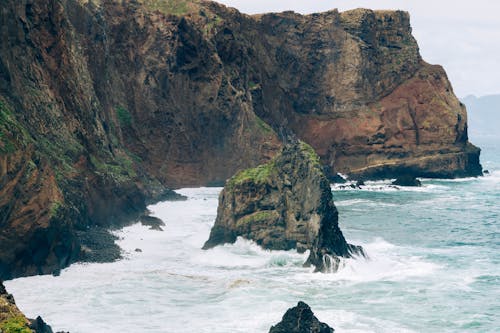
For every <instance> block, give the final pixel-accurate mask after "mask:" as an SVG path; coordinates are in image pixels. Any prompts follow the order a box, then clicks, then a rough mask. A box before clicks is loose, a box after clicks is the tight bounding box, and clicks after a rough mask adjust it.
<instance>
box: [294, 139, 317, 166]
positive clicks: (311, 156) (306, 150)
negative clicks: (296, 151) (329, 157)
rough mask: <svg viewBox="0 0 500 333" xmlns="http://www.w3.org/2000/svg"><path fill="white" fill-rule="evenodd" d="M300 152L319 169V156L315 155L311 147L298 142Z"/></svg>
mask: <svg viewBox="0 0 500 333" xmlns="http://www.w3.org/2000/svg"><path fill="white" fill-rule="evenodd" d="M299 145H300V150H301V151H302V152H304V153H305V154H306V156H307V158H308V159H309V160H311V161H312V162H313V163H314V164H317V165H319V166H320V167H321V163H320V160H319V155H318V154H317V153H316V151H315V150H314V148H313V147H311V146H310V145H308V144H307V143H305V142H304V141H299Z"/></svg>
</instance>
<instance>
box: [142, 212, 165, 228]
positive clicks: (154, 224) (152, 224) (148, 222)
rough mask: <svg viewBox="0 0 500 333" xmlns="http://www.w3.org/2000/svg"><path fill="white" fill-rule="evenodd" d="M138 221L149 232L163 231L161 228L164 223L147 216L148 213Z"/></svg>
mask: <svg viewBox="0 0 500 333" xmlns="http://www.w3.org/2000/svg"><path fill="white" fill-rule="evenodd" d="M139 220H140V221H141V224H142V225H145V226H148V227H149V229H151V230H157V231H163V229H162V226H164V225H165V222H163V221H162V220H161V219H159V218H157V217H155V216H151V215H149V213H148V214H144V215H142V216H141V217H140V218H139Z"/></svg>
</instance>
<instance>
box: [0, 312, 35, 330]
mask: <svg viewBox="0 0 500 333" xmlns="http://www.w3.org/2000/svg"><path fill="white" fill-rule="evenodd" d="M0 332H1V333H33V331H32V330H31V329H30V328H29V327H28V325H27V323H26V319H24V318H23V317H21V316H17V317H12V318H10V319H7V320H6V321H4V322H3V323H1V324H0Z"/></svg>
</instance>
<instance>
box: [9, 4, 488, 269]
mask: <svg viewBox="0 0 500 333" xmlns="http://www.w3.org/2000/svg"><path fill="white" fill-rule="evenodd" d="M0 40H1V43H0V134H1V135H0V277H3V278H12V277H16V276H22V275H32V274H46V273H52V272H54V271H58V270H59V269H60V268H62V267H65V266H67V265H69V264H71V263H72V262H74V261H75V260H78V258H79V253H80V243H79V241H78V237H77V236H76V230H79V231H82V232H85V230H88V229H89V228H92V227H94V226H98V227H107V226H109V225H121V224H122V223H123V221H131V220H134V219H136V218H137V217H138V216H140V215H141V214H142V213H143V212H144V210H145V208H146V204H147V203H150V202H151V201H154V200H160V199H162V198H163V195H162V194H163V193H164V191H165V189H166V188H176V187H180V186H200V185H207V184H221V183H223V182H224V181H225V180H226V179H227V178H229V177H230V176H231V175H233V174H234V173H235V172H237V171H238V170H243V169H246V168H248V167H253V166H256V165H259V164H261V163H263V162H266V161H269V160H270V159H271V158H272V157H273V156H274V155H275V154H276V152H277V151H279V149H280V147H281V146H282V144H281V143H280V140H279V138H278V136H277V135H276V131H277V130H278V129H279V127H280V126H286V127H287V128H288V129H289V130H291V131H292V132H294V133H295V134H296V135H297V136H298V137H299V138H300V139H302V140H303V141H305V142H307V143H309V144H310V145H311V146H313V147H314V149H315V150H316V151H317V152H318V154H319V155H320V156H321V160H322V161H324V165H325V167H326V169H327V172H328V174H332V175H333V174H335V173H336V172H342V173H345V174H353V175H355V174H360V177H361V176H363V177H368V176H370V177H371V176H373V177H376V176H380V175H389V174H391V173H392V172H399V171H398V169H397V166H404V167H405V168H412V170H413V169H414V171H415V172H414V173H415V176H417V177H418V176H429V175H430V176H439V177H456V176H469V175H478V174H480V173H481V167H480V165H479V150H478V149H476V148H474V147H473V146H472V145H470V144H469V143H468V138H467V115H466V111H465V108H464V107H463V105H461V104H460V103H459V102H458V100H457V99H456V97H455V96H454V94H453V90H452V88H451V85H450V83H449V81H448V79H447V77H446V73H445V72H444V70H443V69H442V68H441V67H440V66H432V65H429V64H426V63H425V62H424V61H423V60H422V59H421V57H420V55H419V52H418V45H417V43H416V41H415V39H414V38H413V36H412V35H411V27H410V23H409V15H408V13H406V12H402V11H371V10H365V9H359V10H353V11H348V12H344V13H340V12H338V11H337V10H332V11H328V12H325V13H320V14H311V15H299V14H296V13H292V12H285V13H273V14H263V15H255V16H249V15H244V14H241V13H239V12H238V11H237V10H235V9H231V8H226V7H224V6H222V5H219V4H217V3H213V2H197V1H181V2H173V1H149V0H138V1H114V0H103V1H80V0H64V1H60V0H48V1H31V0H20V1H14V0H5V1H3V2H2V11H1V12H0ZM424 160H425V161H427V162H425V163H421V162H420V161H424ZM393 165H394V168H393V167H389V168H388V169H387V170H386V169H384V168H385V167H383V169H382V171H380V170H379V171H377V166H393ZM361 171H363V172H361ZM361 173H363V174H362V175H361Z"/></svg>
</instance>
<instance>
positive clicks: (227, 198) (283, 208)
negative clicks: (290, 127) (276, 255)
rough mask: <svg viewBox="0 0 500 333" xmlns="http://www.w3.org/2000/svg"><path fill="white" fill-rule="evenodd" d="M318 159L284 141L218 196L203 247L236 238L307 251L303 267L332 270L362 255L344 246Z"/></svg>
mask: <svg viewBox="0 0 500 333" xmlns="http://www.w3.org/2000/svg"><path fill="white" fill-rule="evenodd" d="M319 161H320V160H319V156H318V155H317V154H316V153H315V151H314V149H313V148H312V147H311V146H309V145H308V144H306V143H304V142H299V141H296V142H287V143H286V144H285V145H284V147H283V149H282V150H281V152H280V153H278V154H277V155H276V156H275V157H274V158H273V159H272V160H271V161H270V162H268V163H266V164H262V165H259V166H258V167H256V168H253V169H246V170H244V171H241V172H240V173H237V174H236V175H235V176H233V177H232V178H230V179H229V180H228V181H227V183H226V185H225V186H224V189H223V190H222V192H221V194H220V196H219V206H218V209H217V218H216V220H215V223H214V226H213V227H212V230H211V231H210V237H209V239H208V240H207V242H206V243H205V245H204V246H203V248H204V249H210V248H212V247H214V246H216V245H220V244H224V243H234V242H235V241H236V239H237V237H239V236H241V237H243V238H246V239H250V240H253V241H255V242H256V243H257V244H259V245H260V246H261V247H263V248H265V249H271V250H290V249H297V250H298V251H299V252H305V251H306V250H310V254H309V258H308V259H307V261H306V263H305V266H311V265H313V266H314V267H315V270H316V271H321V272H334V271H336V270H337V268H338V265H339V262H340V259H339V257H346V258H350V257H352V256H353V255H361V256H364V253H363V249H362V248H361V247H359V246H355V245H351V244H348V243H347V242H346V240H345V238H344V235H343V234H342V232H341V231H340V228H339V226H338V212H337V209H336V208H335V205H334V203H333V198H332V191H331V188H330V183H329V181H328V179H327V178H326V177H325V175H324V173H323V170H322V165H321V164H320V162H319Z"/></svg>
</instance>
